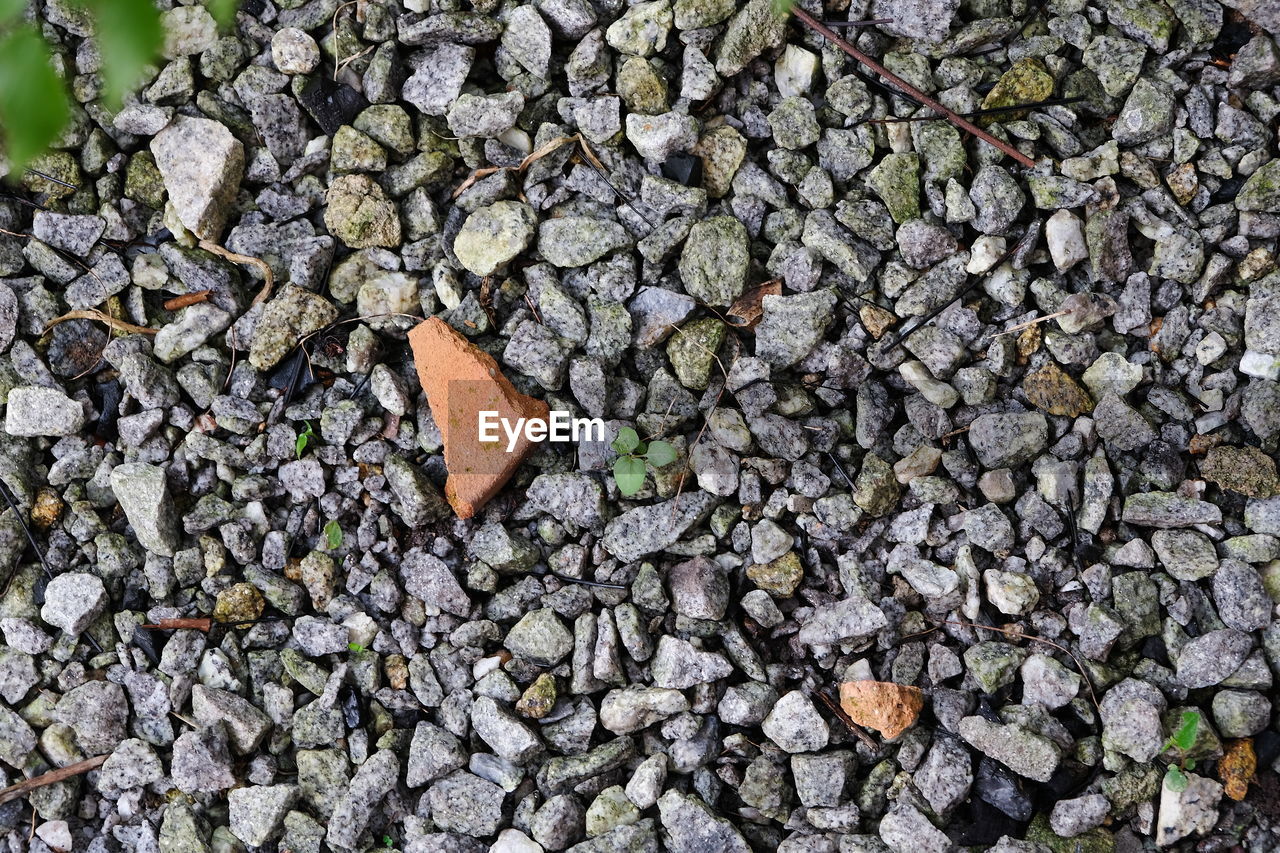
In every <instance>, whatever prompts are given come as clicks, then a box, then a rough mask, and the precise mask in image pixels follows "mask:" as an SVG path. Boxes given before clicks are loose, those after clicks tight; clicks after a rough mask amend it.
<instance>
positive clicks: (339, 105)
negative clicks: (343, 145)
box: [298, 74, 369, 136]
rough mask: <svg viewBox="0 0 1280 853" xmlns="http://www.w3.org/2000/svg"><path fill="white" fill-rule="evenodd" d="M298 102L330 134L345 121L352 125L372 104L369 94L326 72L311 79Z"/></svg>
mask: <svg viewBox="0 0 1280 853" xmlns="http://www.w3.org/2000/svg"><path fill="white" fill-rule="evenodd" d="M298 102H299V103H301V104H302V108H303V109H304V110H306V111H307V115H309V116H311V118H312V120H313V121H315V123H316V124H318V125H319V126H320V129H321V130H323V131H324V132H325V133H326V134H328V135H329V136H333V135H334V134H335V133H337V132H338V128H340V127H342V126H343V125H344V124H351V122H352V121H353V120H354V119H355V117H356V116H357V115H359V113H360V111H361V110H363V109H364V108H365V107H367V106H369V102H368V100H366V99H365V96H364V95H362V94H360V93H359V92H357V91H356V90H355V89H352V88H351V87H350V86H345V85H343V84H341V83H335V82H333V81H332V80H329V79H328V78H326V77H325V76H324V75H323V74H317V75H316V76H315V77H312V78H310V79H309V80H308V81H307V84H306V85H305V86H303V87H302V89H301V90H300V91H298Z"/></svg>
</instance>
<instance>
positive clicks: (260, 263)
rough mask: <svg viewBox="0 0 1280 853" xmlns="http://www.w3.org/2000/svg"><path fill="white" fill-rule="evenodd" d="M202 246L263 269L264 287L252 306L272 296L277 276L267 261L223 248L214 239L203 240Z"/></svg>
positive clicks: (232, 259)
mask: <svg viewBox="0 0 1280 853" xmlns="http://www.w3.org/2000/svg"><path fill="white" fill-rule="evenodd" d="M200 248H201V249H204V250H205V251H206V252H213V253H214V254H215V255H221V256H222V257H224V258H226V259H227V260H229V261H234V262H235V263H238V264H253V265H254V266H255V267H257V268H258V269H260V270H262V278H263V280H264V281H263V285H262V289H261V290H259V291H258V295H257V296H255V297H253V301H252V302H250V303H249V305H250V306H253V305H257V304H258V303H260V302H265V301H267V298H268V297H270V296H271V289H272V288H273V287H274V286H275V281H276V279H275V276H274V275H272V274H271V267H269V266H267V262H266V261H264V260H262V258H254V257H251V256H249V255H238V254H236V253H235V252H232V251H231V250H229V249H224V248H222V247H221V246H219V245H218V244H217V243H215V242H213V241H212V240H201V241H200Z"/></svg>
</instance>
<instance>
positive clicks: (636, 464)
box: [610, 427, 676, 497]
mask: <svg viewBox="0 0 1280 853" xmlns="http://www.w3.org/2000/svg"><path fill="white" fill-rule="evenodd" d="M610 446H611V447H612V448H613V449H614V450H616V451H617V452H618V459H617V461H616V462H614V463H613V481H614V482H615V483H617V484H618V491H620V492H622V494H623V495H625V496H627V497H630V496H631V495H634V494H635V493H636V492H638V491H640V488H641V486H643V485H644V472H645V463H646V462H647V463H648V464H649V465H652V466H653V467H655V468H661V467H662V466H663V465H670V464H671V463H672V462H674V461H675V459H676V449H675V448H674V447H672V446H671V444H670V443H669V442H666V441H650V442H648V443H647V444H646V443H645V442H643V441H641V440H640V435H639V434H638V433H637V432H636V431H635V430H634V429H632V428H631V427H623V428H622V429H620V430H618V437H617V438H615V439H614V440H613V443H612V444H611V445H610Z"/></svg>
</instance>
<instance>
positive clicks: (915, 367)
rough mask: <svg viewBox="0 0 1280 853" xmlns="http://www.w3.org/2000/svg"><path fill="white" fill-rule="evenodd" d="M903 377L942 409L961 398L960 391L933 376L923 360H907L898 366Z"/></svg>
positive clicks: (949, 406) (952, 404)
mask: <svg viewBox="0 0 1280 853" xmlns="http://www.w3.org/2000/svg"><path fill="white" fill-rule="evenodd" d="M898 373H900V374H902V378H903V379H905V380H906V381H907V383H908V384H910V385H911V387H912V388H915V389H916V390H917V391H919V392H920V393H921V394H922V395H923V396H924V398H925V399H926V400H928V401H929V402H930V403H933V404H934V405H935V406H938V407H939V408H942V409H949V408H951V407H952V406H954V405H955V404H956V402H957V401H959V399H960V395H959V393H957V392H956V389H954V388H952V387H951V386H950V385H948V384H947V383H945V382H940V381H938V380H937V379H934V378H933V374H932V373H930V372H929V368H928V367H926V366H925V364H924V362H922V361H905V362H903V363H902V364H901V365H899V366H898Z"/></svg>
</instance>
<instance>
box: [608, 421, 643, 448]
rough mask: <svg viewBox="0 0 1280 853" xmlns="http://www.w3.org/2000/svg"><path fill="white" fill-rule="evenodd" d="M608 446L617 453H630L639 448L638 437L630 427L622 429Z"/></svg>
mask: <svg viewBox="0 0 1280 853" xmlns="http://www.w3.org/2000/svg"><path fill="white" fill-rule="evenodd" d="M610 446H611V447H612V448H613V449H614V450H616V451H618V452H619V453H630V452H631V451H633V450H635V449H636V448H637V447H639V446H640V436H639V435H637V434H636V431H635V430H633V429H632V428H631V427H623V428H622V429H620V430H618V437H617V438H615V439H614V440H613V444H612V445H610Z"/></svg>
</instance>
